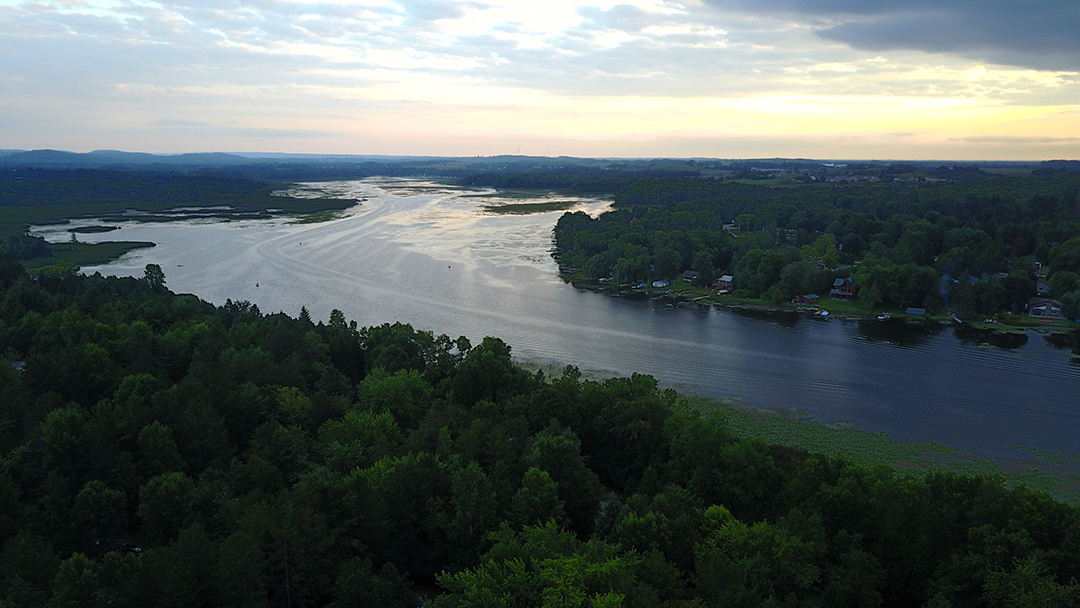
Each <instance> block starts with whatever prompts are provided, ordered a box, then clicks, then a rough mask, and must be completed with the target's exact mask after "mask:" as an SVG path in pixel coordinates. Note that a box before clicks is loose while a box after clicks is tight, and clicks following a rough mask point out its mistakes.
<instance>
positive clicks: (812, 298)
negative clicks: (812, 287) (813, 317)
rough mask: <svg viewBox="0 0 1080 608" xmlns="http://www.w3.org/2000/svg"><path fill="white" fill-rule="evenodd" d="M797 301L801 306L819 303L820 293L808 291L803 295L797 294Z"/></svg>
mask: <svg viewBox="0 0 1080 608" xmlns="http://www.w3.org/2000/svg"><path fill="white" fill-rule="evenodd" d="M795 303H796V304H799V305H801V306H813V305H815V304H817V303H818V295H817V294H816V293H808V294H806V295H802V296H795Z"/></svg>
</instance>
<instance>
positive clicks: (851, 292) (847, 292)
mask: <svg viewBox="0 0 1080 608" xmlns="http://www.w3.org/2000/svg"><path fill="white" fill-rule="evenodd" d="M829 297H830V298H832V299H834V300H853V299H855V282H854V281H852V280H851V277H848V278H846V279H836V280H835V281H833V286H832V289H830V290H829Z"/></svg>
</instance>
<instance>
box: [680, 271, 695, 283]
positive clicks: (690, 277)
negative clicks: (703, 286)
mask: <svg viewBox="0 0 1080 608" xmlns="http://www.w3.org/2000/svg"><path fill="white" fill-rule="evenodd" d="M682 278H683V280H684V281H696V280H697V278H698V271H696V270H687V271H684V272H683V273H682Z"/></svg>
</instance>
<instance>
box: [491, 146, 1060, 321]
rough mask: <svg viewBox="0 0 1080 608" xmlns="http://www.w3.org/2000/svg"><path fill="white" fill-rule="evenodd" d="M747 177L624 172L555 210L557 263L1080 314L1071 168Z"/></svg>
mask: <svg viewBox="0 0 1080 608" xmlns="http://www.w3.org/2000/svg"><path fill="white" fill-rule="evenodd" d="M758 177H759V178H760V179H758V180H753V179H716V178H711V179H710V178H703V177H700V176H699V177H692V178H691V177H670V176H668V177H651V178H637V179H634V180H632V181H631V182H629V183H626V184H624V185H623V186H622V187H621V189H619V190H617V192H616V193H615V195H614V201H615V202H614V208H613V209H612V210H611V211H609V212H606V213H603V214H601V215H600V216H599V217H596V218H593V217H590V216H588V215H586V214H584V213H581V212H577V213H567V214H565V215H563V217H562V218H561V219H560V220H559V222H558V225H557V226H556V227H555V255H556V256H557V257H558V259H559V262H560V265H561V268H562V271H563V274H564V275H565V276H566V277H568V278H570V279H572V280H574V282H575V284H578V285H582V286H592V287H594V288H599V289H604V290H608V291H613V292H616V293H629V292H633V291H637V292H639V293H641V292H645V293H649V292H653V291H658V292H664V291H667V292H670V289H669V287H672V286H673V287H675V288H676V289H679V288H683V287H687V288H689V287H692V288H696V289H697V290H699V292H698V293H693V294H692V295H696V296H708V297H710V298H711V299H712V300H716V301H718V302H732V301H744V302H745V301H756V302H760V303H762V304H764V305H769V306H780V305H784V304H788V303H802V304H807V303H809V304H815V303H817V302H818V301H819V299H820V302H821V303H825V302H829V303H830V306H833V307H836V308H838V309H839V310H840V311H843V312H852V313H861V314H877V313H878V312H882V311H893V312H894V313H895V312H896V311H897V310H899V311H904V310H905V309H908V308H916V309H919V310H920V311H923V310H925V311H929V312H930V313H931V314H938V315H944V314H945V313H947V312H948V313H952V315H953V317H954V319H959V320H964V321H967V322H973V321H974V322H977V323H982V322H983V321H984V320H986V319H987V318H989V317H993V320H994V321H996V320H997V319H998V318H1000V319H1001V320H1002V321H1003V322H1009V323H1011V322H1016V323H1017V324H1021V323H1022V319H1023V318H1024V317H1027V316H1028V312H1029V311H1028V307H1029V304H1030V302H1031V300H1032V299H1035V298H1044V299H1053V300H1054V306H1055V307H1056V309H1055V314H1054V315H1044V316H1055V317H1056V318H1064V319H1077V318H1080V198H1078V193H1080V172H1076V171H1066V170H1064V169H1049V168H1047V169H1042V170H1037V171H1034V172H1031V174H1030V175H1023V176H1019V175H1012V176H1007V175H999V174H992V173H987V172H984V171H982V170H980V169H978V168H977V167H939V168H937V169H935V170H922V171H920V170H916V169H915V167H911V166H904V165H887V166H883V167H878V168H875V169H873V170H867V169H865V168H864V170H863V171H861V172H857V171H853V170H850V169H844V170H843V171H840V170H839V169H831V170H830V172H829V173H826V172H825V170H824V169H821V170H820V171H811V170H808V169H805V170H802V171H793V172H790V173H788V174H786V175H785V177H784V178H783V179H778V178H776V177H775V174H768V175H766V174H761V173H760V172H759V174H758ZM766 179H768V180H769V181H771V184H772V185H765V183H764V182H765V181H766ZM474 181H476V180H474ZM552 181H553V182H556V183H558V182H559V181H560V180H559V179H557V178H554V177H553V178H552ZM601 183H603V182H601ZM582 187H583V188H584V189H586V190H588V188H589V186H588V184H587V183H586V184H584V185H583V186H582ZM724 276H726V277H727V278H726V279H725V280H724V281H720V280H719V279H720V278H721V277H724ZM684 277H685V279H686V280H685V283H684V281H683V278H684ZM845 281H847V282H846V289H836V288H837V287H838V286H839V285H841V284H844V282H845ZM654 282H657V287H658V289H656V290H654V289H653V287H654V286H653V285H652V284H653V283H654ZM838 282H839V283H838ZM710 288H711V289H710ZM720 290H722V291H720ZM718 291H719V292H720V293H719V295H720V296H724V297H717V295H718V294H716V293H715V292H718ZM830 296H832V297H833V301H831V302H830V300H829V297H830ZM920 314H921V312H920ZM1070 326H1071V325H1070Z"/></svg>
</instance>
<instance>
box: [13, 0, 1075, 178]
mask: <svg viewBox="0 0 1080 608" xmlns="http://www.w3.org/2000/svg"><path fill="white" fill-rule="evenodd" d="M1078 24H1080V2H1078V1H1077V0H679V1H671V0H622V1H620V0H592V1H585V0H467V1H444V0H416V1H411V0H398V1H389V0H360V1H354V0H322V1H304V0H258V1H251V2H234V1H230V0H178V1H172V0H161V1H144V0H55V1H45V0H42V1H35V2H22V1H18V0H0V148H21V149H31V148H57V149H67V150H76V151H88V150H93V149H102V148H108V149H122V150H131V151H144V152H195V151H218V150H223V151H238V152H242V151H251V152H256V151H257V152H312V153H353V154H422V155H427V154H436V155H495V154H516V153H519V152H520V153H521V154H530V155H550V156H555V155H572V156H620V157H639V156H647V157H652V156H680V157H689V156H703V157H719V158H740V157H764V156H768V157H772V156H784V157H796V156H799V157H811V158H878V159H1049V158H1078V157H1080V36H1078V35H1077V33H1076V27H1077V25H1078Z"/></svg>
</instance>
